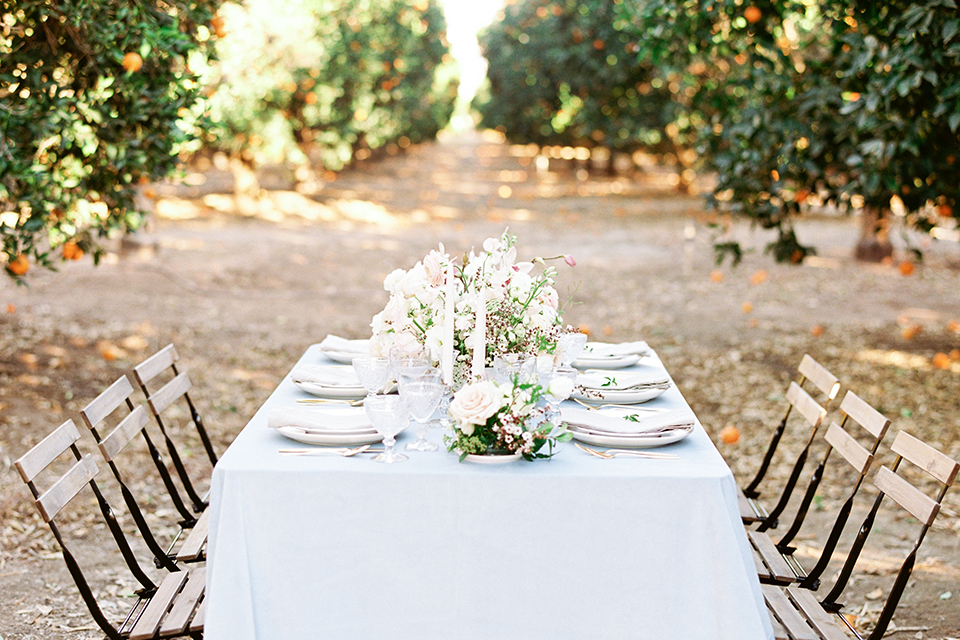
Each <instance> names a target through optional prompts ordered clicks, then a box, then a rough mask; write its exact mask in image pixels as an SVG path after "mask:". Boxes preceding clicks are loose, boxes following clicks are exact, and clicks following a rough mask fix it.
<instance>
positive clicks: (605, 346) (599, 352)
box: [580, 340, 650, 360]
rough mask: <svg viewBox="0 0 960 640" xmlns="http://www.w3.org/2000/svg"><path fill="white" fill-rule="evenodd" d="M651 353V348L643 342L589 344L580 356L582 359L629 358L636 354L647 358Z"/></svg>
mask: <svg viewBox="0 0 960 640" xmlns="http://www.w3.org/2000/svg"><path fill="white" fill-rule="evenodd" d="M649 353H650V346H649V345H648V344H647V343H646V342H644V341H643V340H636V341H634V342H620V343H610V342H588V343H587V344H586V346H584V348H583V352H582V353H581V354H580V358H583V359H585V360H586V359H590V358H612V357H617V356H629V355H633V354H636V355H638V356H645V355H648V354H649Z"/></svg>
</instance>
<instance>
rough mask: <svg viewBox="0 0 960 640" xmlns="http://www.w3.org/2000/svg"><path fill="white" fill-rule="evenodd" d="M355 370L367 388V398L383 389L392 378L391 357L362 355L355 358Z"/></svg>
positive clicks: (361, 382)
mask: <svg viewBox="0 0 960 640" xmlns="http://www.w3.org/2000/svg"><path fill="white" fill-rule="evenodd" d="M352 362H353V370H354V372H355V373H356V374H357V379H358V380H359V381H360V384H361V385H363V388H364V389H366V390H367V398H368V399H369V398H371V397H372V396H373V395H375V394H376V393H377V391H380V390H381V389H383V387H384V386H385V385H386V384H387V382H388V381H389V380H390V359H389V358H376V357H371V356H361V357H358V358H354V359H353V360H352Z"/></svg>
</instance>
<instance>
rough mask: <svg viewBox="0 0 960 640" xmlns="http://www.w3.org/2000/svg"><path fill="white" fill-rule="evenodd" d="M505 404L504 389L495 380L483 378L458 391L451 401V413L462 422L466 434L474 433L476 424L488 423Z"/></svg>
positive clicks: (461, 429) (462, 429)
mask: <svg viewBox="0 0 960 640" xmlns="http://www.w3.org/2000/svg"><path fill="white" fill-rule="evenodd" d="M502 406H503V391H501V390H500V387H498V386H497V385H496V384H494V383H493V382H490V381H488V380H483V381H481V382H475V383H473V384H470V385H467V386H465V387H463V388H462V389H460V391H457V392H456V393H455V394H454V396H453V401H452V402H450V415H451V417H453V419H454V420H456V421H457V422H458V423H460V431H462V432H463V433H464V434H465V435H468V436H469V435H471V434H472V433H473V429H474V425H479V424H486V422H487V420H489V419H490V416H492V415H493V414H495V413H496V412H497V411H499V410H500V408H501V407H502Z"/></svg>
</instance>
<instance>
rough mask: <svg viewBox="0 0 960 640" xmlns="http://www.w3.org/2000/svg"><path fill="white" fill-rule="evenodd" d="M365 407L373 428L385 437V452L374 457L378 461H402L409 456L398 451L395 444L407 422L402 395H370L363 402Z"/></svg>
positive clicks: (405, 407)
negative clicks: (394, 446)
mask: <svg viewBox="0 0 960 640" xmlns="http://www.w3.org/2000/svg"><path fill="white" fill-rule="evenodd" d="M363 409H364V411H366V413H367V417H368V418H370V422H371V423H372V424H373V428H374V429H376V430H377V433H378V434H380V435H381V436H382V437H383V448H384V451H383V453H380V454H378V455H377V456H375V457H374V458H373V459H374V460H375V461H376V462H387V463H392V462H402V461H403V460H406V459H407V456H405V455H403V454H402V453H400V452H398V451H396V450H395V449H394V448H393V445H394V444H395V443H396V442H397V434H398V433H400V432H401V431H403V427H404V425H405V424H406V422H407V406H406V401H405V400H404V399H403V398H401V397H400V396H393V395H386V396H369V397H367V399H366V400H365V401H364V402H363Z"/></svg>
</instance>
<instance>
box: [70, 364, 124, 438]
mask: <svg viewBox="0 0 960 640" xmlns="http://www.w3.org/2000/svg"><path fill="white" fill-rule="evenodd" d="M132 393H133V385H131V384H130V380H129V379H127V376H120V378H119V379H118V380H117V381H116V382H114V383H113V384H112V385H110V386H109V387H108V388H107V389H106V390H105V391H104V392H103V393H101V394H100V395H99V396H97V397H96V398H95V399H94V400H93V402H91V403H90V404H88V405H87V406H85V407H84V408H83V409H81V410H80V415H82V416H83V419H84V422H86V425H87V427H89V428H90V429H93V428H94V427H96V426H97V424H99V423H100V422H101V421H102V420H104V419H105V418H106V417H107V416H109V415H110V414H111V413H113V411H114V410H115V409H116V408H117V407H119V406H120V405H121V404H123V402H124V401H125V400H126V399H127V398H129V397H130V394H132Z"/></svg>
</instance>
